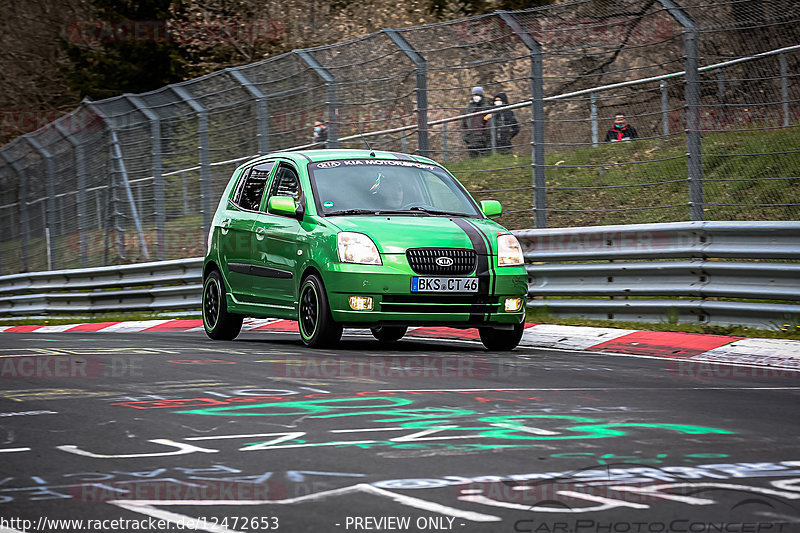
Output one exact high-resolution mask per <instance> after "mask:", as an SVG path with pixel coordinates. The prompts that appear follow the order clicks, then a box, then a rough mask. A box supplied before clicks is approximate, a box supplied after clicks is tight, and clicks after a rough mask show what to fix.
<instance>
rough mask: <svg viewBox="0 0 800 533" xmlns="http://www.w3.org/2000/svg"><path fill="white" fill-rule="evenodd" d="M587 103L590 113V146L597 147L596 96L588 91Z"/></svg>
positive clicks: (598, 141)
mask: <svg viewBox="0 0 800 533" xmlns="http://www.w3.org/2000/svg"><path fill="white" fill-rule="evenodd" d="M589 103H590V106H591V115H592V146H593V147H595V148H597V147H598V145H599V144H600V140H599V138H598V133H597V96H596V95H595V94H594V93H589Z"/></svg>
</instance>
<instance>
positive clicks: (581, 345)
mask: <svg viewBox="0 0 800 533" xmlns="http://www.w3.org/2000/svg"><path fill="white" fill-rule="evenodd" d="M636 331H637V330H634V329H617V328H589V327H581V326H561V325H557V324H537V325H535V326H531V327H529V328H527V329H526V330H525V332H524V333H523V334H522V340H521V341H520V346H536V347H542V348H561V349H564V350H585V349H587V348H591V347H592V346H597V345H598V344H600V343H602V342H607V341H610V340H614V339H617V338H619V337H624V336H625V335H628V334H630V333H635V332H636Z"/></svg>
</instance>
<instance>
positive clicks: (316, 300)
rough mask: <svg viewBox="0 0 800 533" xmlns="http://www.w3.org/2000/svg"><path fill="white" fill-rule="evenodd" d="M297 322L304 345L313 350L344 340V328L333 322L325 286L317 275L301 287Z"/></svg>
mask: <svg viewBox="0 0 800 533" xmlns="http://www.w3.org/2000/svg"><path fill="white" fill-rule="evenodd" d="M297 321H298V324H299V326H300V338H301V339H302V340H303V344H305V345H306V346H309V347H312V348H322V347H325V346H331V345H333V344H336V343H337V342H339V339H341V338H342V326H340V325H339V324H337V323H336V322H334V321H333V318H332V317H331V310H330V307H329V306H328V296H327V294H325V286H324V285H323V284H322V280H321V279H320V278H319V276H317V275H316V274H311V275H310V276H308V277H307V278H306V279H304V280H303V284H302V285H300V305H299V306H298V316H297Z"/></svg>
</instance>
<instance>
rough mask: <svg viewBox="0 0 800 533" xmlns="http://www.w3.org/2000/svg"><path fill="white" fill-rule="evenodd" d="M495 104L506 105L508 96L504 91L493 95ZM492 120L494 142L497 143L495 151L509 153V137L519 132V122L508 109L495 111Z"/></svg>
mask: <svg viewBox="0 0 800 533" xmlns="http://www.w3.org/2000/svg"><path fill="white" fill-rule="evenodd" d="M494 105H495V106H504V105H508V96H506V93H497V94H496V95H495V97H494ZM492 120H493V121H494V124H493V125H494V128H495V142H496V144H497V151H498V152H500V153H501V154H510V153H511V139H513V138H514V137H515V136H516V135H517V133H519V124H518V123H517V117H515V116H514V112H513V111H511V110H510V109H504V110H502V111H498V112H495V113H494V114H493V118H492Z"/></svg>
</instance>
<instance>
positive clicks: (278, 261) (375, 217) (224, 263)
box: [203, 150, 528, 328]
mask: <svg viewBox="0 0 800 533" xmlns="http://www.w3.org/2000/svg"><path fill="white" fill-rule="evenodd" d="M321 162H324V163H323V165H327V166H326V167H325V168H326V169H327V168H328V167H335V166H339V164H341V165H343V167H341V168H340V169H337V170H336V171H337V172H344V170H343V168H344V167H346V166H347V165H352V166H353V168H352V169H350V168H349V167H348V172H352V173H353V174H354V175H355V174H357V173H361V174H360V175H362V176H367V177H368V179H370V180H371V179H372V174H373V173H374V174H377V175H378V178H377V179H376V180H375V182H374V184H373V185H372V187H371V188H372V189H376V188H377V189H379V190H380V188H381V187H385V188H386V189H387V190H388V188H389V183H390V178H387V177H385V176H384V174H386V175H387V176H388V175H389V174H390V173H391V172H400V173H401V175H402V176H406V175H409V176H410V175H417V174H418V175H419V176H422V175H423V174H424V175H425V176H434V174H435V175H436V176H441V180H442V183H446V184H447V186H448V187H450V190H447V189H446V188H445V187H444V186H442V185H440V184H439V183H438V182H437V183H436V184H435V186H436V187H439V188H440V189H441V191H438V192H436V194H439V196H440V197H442V196H444V197H446V198H447V199H448V201H451V202H455V201H456V200H449V199H450V197H451V196H454V197H455V196H457V197H458V198H459V199H460V198H461V197H462V196H463V197H464V198H466V199H465V200H463V202H469V204H470V206H469V207H463V208H462V209H466V210H469V213H468V216H454V215H448V214H443V213H433V212H431V213H423V212H420V211H418V210H415V209H422V208H419V207H417V208H411V209H412V210H411V211H387V212H381V211H378V210H375V213H371V212H360V213H343V214H336V212H335V211H333V209H335V208H334V207H333V206H334V201H326V202H322V201H321V200H322V199H321V198H319V197H318V195H319V194H322V193H321V192H320V191H321V190H322V188H323V186H322V185H321V178H320V176H323V174H322V172H323V171H322V168H323V167H322V166H320V165H319V164H320V163H321ZM387 162H388V163H387ZM362 163H363V164H362ZM384 164H385V165H386V166H383V165H384ZM371 165H372V166H374V168H369V167H370V166H371ZM393 165H394V166H393ZM401 165H406V166H407V167H409V168H410V169H411V170H409V168H401V169H400V170H394V169H395V168H396V167H399V166H401ZM364 166H366V167H368V168H366V169H365V168H362V167H364ZM356 167H358V168H356ZM417 167H419V168H420V169H422V170H418V169H417ZM434 167H435V168H434ZM286 168H289V169H290V170H294V171H295V172H296V180H297V181H298V182H299V190H296V189H291V188H290V193H292V194H296V195H299V197H298V198H294V199H293V198H291V197H290V196H284V195H282V194H277V193H276V187H277V188H278V189H277V190H278V192H280V187H282V184H283V183H284V182H283V181H281V180H283V179H284V178H283V177H280V178H279V177H278V176H280V175H281V173H282V172H285V170H284V169H286ZM315 168H316V170H315ZM253 169H256V170H253ZM382 170H383V171H384V173H383V174H382V173H381V171H382ZM414 172H417V174H414ZM290 174H291V172H290ZM328 175H329V174H328ZM342 175H343V174H337V176H342ZM396 175H400V174H396ZM248 176H252V178H251V177H248ZM391 179H395V178H391ZM403 179H406V178H403ZM245 180H247V182H245ZM447 180H452V183H450V182H449V181H447ZM424 181H425V180H424V178H421V177H420V178H419V180H418V181H415V182H414V183H419V184H423V183H424ZM318 182H319V183H318ZM261 183H263V184H264V185H263V187H264V192H263V196H261V197H260V202H259V200H258V199H256V198H255V197H253V198H249V197H247V195H248V194H249V192H248V191H249V189H247V190H244V189H246V188H247V187H251V185H252V188H258V187H260V186H261V185H260V184H261ZM287 183H288V182H287ZM328 187H329V188H330V187H331V186H330V185H329V186H328ZM334 188H337V189H338V188H339V187H334ZM406 188H407V189H408V186H407V185H406ZM417 188H418V189H419V191H422V189H424V188H425V186H424V185H417ZM342 190H344V188H343V187H342ZM459 191H460V192H459ZM335 192H336V191H333V192H330V193H326V194H334V193H335ZM381 192H382V191H381ZM417 192H418V191H416V190H415V193H417ZM423 192H424V191H423ZM423 192H419V194H423ZM364 194H367V195H369V194H373V196H374V197H376V198H377V195H374V191H370V192H369V193H367V192H365V193H364ZM426 194H427V193H426ZM431 194H434V193H431ZM373 196H369V197H370V198H372V197H373ZM234 200H236V201H234ZM293 200H294V201H293ZM353 201H356V200H353ZM429 201H430V203H433V201H432V200H430V197H429ZM237 202H238V203H237ZM248 202H249V203H248ZM256 204H257V205H258V207H257V208H256ZM248 205H249V206H250V207H251V209H247V208H244V207H243V206H248ZM323 205H324V206H325V207H323ZM464 205H465V206H466V203H465V204H464ZM293 208H294V211H293ZM326 210H327V212H326ZM484 210H485V211H487V212H489V213H491V214H494V213H497V212H498V211H499V210H500V207H499V204H497V203H496V202H487V203H486V204H485V205H484ZM473 211H474V212H473ZM455 215H458V213H456V214H455ZM342 232H352V233H355V234H361V235H365V236H367V237H369V239H371V241H372V243H374V246H375V247H376V248H377V251H378V253H379V256H380V259H379V261H380V264H361V263H354V262H343V261H342V260H341V259H340V248H339V243H338V240H337V239H338V236H339V234H340V233H342ZM501 235H510V232H509V231H508V230H506V229H505V228H503V227H502V226H500V225H499V224H497V223H496V222H494V221H493V220H490V219H489V218H487V217H486V216H485V215H484V214H483V212H481V208H480V207H479V205H478V204H477V203H476V202H475V201H474V200H473V199H472V198H471V197H470V196H469V194H468V193H467V192H466V191H465V190H464V189H463V187H461V185H460V184H458V182H457V181H456V180H455V178H452V176H451V175H450V174H449V173H447V171H446V170H444V169H443V168H442V167H440V166H439V165H438V164H437V163H435V162H434V161H432V160H430V159H427V158H423V157H420V156H410V155H405V154H397V153H393V152H380V151H376V152H372V153H370V151H366V150H311V151H304V152H287V153H275V154H269V155H267V156H262V157H260V158H257V159H255V160H253V161H250V162H248V163H246V164H244V165H242V166H241V167H239V168H238V169H236V171H235V172H234V173H233V176H232V177H231V179H230V181H229V183H228V185H227V186H226V188H225V191H224V193H223V195H222V198H221V200H220V202H219V205H218V207H217V210H216V213H215V214H214V217H213V221H212V227H211V231H210V234H209V239H208V244H209V246H208V250H207V255H206V258H205V262H204V267H203V273H204V278H207V277H208V275H209V273H210V272H212V271H213V270H218V271H219V272H220V274H221V278H222V281H223V283H224V285H225V289H226V290H225V291H224V292H225V304H226V306H227V312H228V313H232V314H236V315H246V316H255V317H274V318H286V319H292V320H297V318H298V308H299V305H300V303H299V302H300V287H301V284H302V283H303V280H304V279H305V278H306V277H308V276H309V275H310V274H315V275H317V276H318V277H319V278H320V279H321V280H322V284H323V285H324V291H325V292H326V293H327V301H328V306H329V311H330V316H331V317H332V319H333V321H334V322H336V323H337V324H339V325H342V326H351V327H374V326H408V325H449V326H456V327H487V326H492V327H501V328H502V327H508V326H514V325H517V326H518V325H519V324H521V323H522V322H523V321H524V316H525V306H524V299H525V296H526V294H527V292H528V286H527V275H526V271H525V267H524V265H515V266H500V265H498V237H499V236H501ZM409 249H459V250H467V251H470V253H472V252H471V250H474V251H475V268H474V269H473V270H472V271H470V272H469V273H466V274H461V275H453V276H450V275H448V276H444V275H442V276H443V277H448V278H451V277H466V278H477V279H478V282H477V287H478V290H477V292H471V293H464V292H412V278H414V277H425V276H429V274H421V273H419V272H416V271H415V270H414V268H412V265H411V264H410V263H409V259H408V257H407V253H406V252H407V251H408V250H409ZM444 262H445V263H446V262H448V260H446V259H445V260H444ZM353 296H368V297H371V298H372V299H373V300H372V301H373V305H372V309H371V310H355V309H353V308H352V307H351V304H350V298H351V297H353ZM506 298H521V299H522V302H523V305H522V306H521V308H520V309H518V310H514V311H506V310H505V309H504V301H505V299H506Z"/></svg>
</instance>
